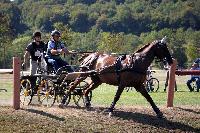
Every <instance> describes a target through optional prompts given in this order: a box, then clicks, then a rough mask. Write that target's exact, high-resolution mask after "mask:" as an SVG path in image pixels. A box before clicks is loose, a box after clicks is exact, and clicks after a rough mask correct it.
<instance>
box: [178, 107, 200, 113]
mask: <svg viewBox="0 0 200 133" xmlns="http://www.w3.org/2000/svg"><path fill="white" fill-rule="evenodd" d="M175 108H177V109H180V110H184V111H187V112H192V113H195V114H200V112H197V111H194V110H192V109H185V108H181V107H175Z"/></svg>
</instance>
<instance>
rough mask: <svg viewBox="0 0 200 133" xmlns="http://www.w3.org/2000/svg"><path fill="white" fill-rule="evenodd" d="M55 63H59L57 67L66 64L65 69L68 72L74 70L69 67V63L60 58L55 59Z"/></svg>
mask: <svg viewBox="0 0 200 133" xmlns="http://www.w3.org/2000/svg"><path fill="white" fill-rule="evenodd" d="M57 63H58V64H59V68H60V67H63V66H67V67H66V69H67V71H68V72H73V71H74V70H73V69H72V68H71V66H69V64H68V63H67V62H66V61H64V60H62V59H58V60H57Z"/></svg>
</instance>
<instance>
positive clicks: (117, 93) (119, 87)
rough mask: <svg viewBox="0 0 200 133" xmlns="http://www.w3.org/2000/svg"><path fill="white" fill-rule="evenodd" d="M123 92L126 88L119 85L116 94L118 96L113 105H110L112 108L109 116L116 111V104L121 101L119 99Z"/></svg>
mask: <svg viewBox="0 0 200 133" xmlns="http://www.w3.org/2000/svg"><path fill="white" fill-rule="evenodd" d="M123 90H124V87H123V86H121V85H119V86H118V89H117V92H116V94H115V97H114V100H113V102H112V104H111V105H110V108H109V109H108V111H109V116H111V115H112V113H113V110H114V107H115V104H116V103H117V101H118V100H119V98H120V96H121V94H122V92H123Z"/></svg>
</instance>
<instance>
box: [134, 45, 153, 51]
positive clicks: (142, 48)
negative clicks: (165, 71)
mask: <svg viewBox="0 0 200 133" xmlns="http://www.w3.org/2000/svg"><path fill="white" fill-rule="evenodd" d="M149 45H150V43H147V44H146V45H144V46H142V47H141V48H139V49H138V50H137V51H135V52H134V53H139V52H142V51H143V50H144V49H145V48H146V47H148V46H149Z"/></svg>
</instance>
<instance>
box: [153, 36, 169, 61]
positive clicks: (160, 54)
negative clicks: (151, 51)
mask: <svg viewBox="0 0 200 133" xmlns="http://www.w3.org/2000/svg"><path fill="white" fill-rule="evenodd" d="M154 46H155V56H156V57H157V58H159V59H160V60H164V59H166V61H167V63H168V64H169V65H170V64H172V63H173V60H172V56H171V54H170V52H169V49H168V48H167V43H166V37H164V38H163V39H162V40H158V41H155V45H154Z"/></svg>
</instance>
